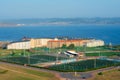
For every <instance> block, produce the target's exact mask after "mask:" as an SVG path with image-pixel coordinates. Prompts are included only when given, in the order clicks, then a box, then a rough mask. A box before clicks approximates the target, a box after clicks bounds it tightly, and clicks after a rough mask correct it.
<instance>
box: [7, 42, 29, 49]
mask: <svg viewBox="0 0 120 80" xmlns="http://www.w3.org/2000/svg"><path fill="white" fill-rule="evenodd" d="M30 48H31V47H30V41H20V42H13V43H10V44H8V45H7V49H30Z"/></svg>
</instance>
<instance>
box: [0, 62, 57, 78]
mask: <svg viewBox="0 0 120 80" xmlns="http://www.w3.org/2000/svg"><path fill="white" fill-rule="evenodd" d="M6 70H7V72H6V73H3V74H0V80H59V79H58V78H56V77H55V76H54V75H53V74H51V73H48V72H42V71H37V70H31V69H26V68H21V67H17V66H12V65H5V64H1V65H0V72H3V71H6Z"/></svg>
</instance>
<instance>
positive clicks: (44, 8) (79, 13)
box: [0, 0, 120, 19]
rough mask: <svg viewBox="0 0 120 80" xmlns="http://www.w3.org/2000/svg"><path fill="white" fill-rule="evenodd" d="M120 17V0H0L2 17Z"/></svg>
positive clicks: (0, 15)
mask: <svg viewBox="0 0 120 80" xmlns="http://www.w3.org/2000/svg"><path fill="white" fill-rule="evenodd" d="M78 17H120V0H0V19H21V18H78Z"/></svg>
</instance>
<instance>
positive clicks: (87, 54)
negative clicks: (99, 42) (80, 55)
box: [86, 52, 120, 56]
mask: <svg viewBox="0 0 120 80" xmlns="http://www.w3.org/2000/svg"><path fill="white" fill-rule="evenodd" d="M118 54H120V52H100V53H86V56H114V55H118Z"/></svg>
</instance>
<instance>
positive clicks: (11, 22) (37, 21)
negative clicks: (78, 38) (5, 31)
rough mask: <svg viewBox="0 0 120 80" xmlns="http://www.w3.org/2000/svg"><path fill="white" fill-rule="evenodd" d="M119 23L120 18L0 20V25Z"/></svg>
mask: <svg viewBox="0 0 120 80" xmlns="http://www.w3.org/2000/svg"><path fill="white" fill-rule="evenodd" d="M73 24H120V18H44V19H39V18H38V19H35V18H34V19H14V20H1V21H0V26H34V25H73Z"/></svg>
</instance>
